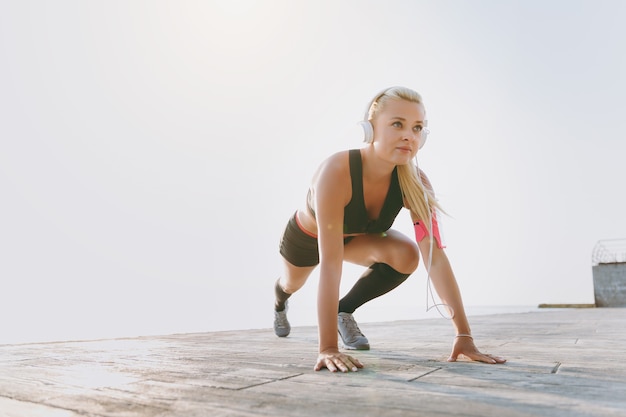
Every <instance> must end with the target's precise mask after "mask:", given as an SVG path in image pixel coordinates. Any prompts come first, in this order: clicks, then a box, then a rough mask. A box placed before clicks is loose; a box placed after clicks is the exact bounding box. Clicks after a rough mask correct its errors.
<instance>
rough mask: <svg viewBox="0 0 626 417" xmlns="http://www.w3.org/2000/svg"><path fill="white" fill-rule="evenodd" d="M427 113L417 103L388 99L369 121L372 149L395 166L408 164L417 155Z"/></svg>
mask: <svg viewBox="0 0 626 417" xmlns="http://www.w3.org/2000/svg"><path fill="white" fill-rule="evenodd" d="M425 117H426V111H425V110H424V106H423V105H422V104H420V103H414V102H412V101H407V100H401V99H391V100H388V101H387V102H386V103H385V105H384V107H383V108H382V109H381V110H380V111H378V113H377V114H376V115H375V116H374V118H373V120H372V125H373V126H374V142H373V146H374V147H375V149H376V152H377V154H379V155H380V157H382V158H383V159H387V160H389V161H390V162H393V163H394V164H395V165H403V164H406V163H408V162H409V161H410V160H411V159H412V158H414V157H415V155H416V154H417V150H418V147H419V138H420V136H421V134H422V130H424V129H426V126H425V123H426V122H425Z"/></svg>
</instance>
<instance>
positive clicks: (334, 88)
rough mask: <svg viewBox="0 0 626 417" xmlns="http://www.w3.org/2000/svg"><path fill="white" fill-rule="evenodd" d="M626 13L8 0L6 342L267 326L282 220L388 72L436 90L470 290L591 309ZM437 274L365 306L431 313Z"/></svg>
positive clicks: (618, 125)
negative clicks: (430, 291)
mask: <svg viewBox="0 0 626 417" xmlns="http://www.w3.org/2000/svg"><path fill="white" fill-rule="evenodd" d="M624 21H626V2H623V1H619V0H615V1H608V0H604V1H598V0H589V1H570V0H567V1H565V0H564V1H543V0H542V1H539V0H536V1H500V0H491V1H487V0H485V1H472V2H466V1H460V0H459V1H408V0H407V1H385V2H381V1H361V0H358V1H357V0H353V1H320V0H315V1H309V0H307V1H289V0H277V1H232V0H224V1H92V2H84V1H78V0H77V1H66V0H59V1H55V2H48V1H24V0H14V1H8V0H0V145H1V147H0V199H1V200H0V280H1V281H0V282H1V283H2V287H3V291H2V292H0V316H1V317H3V318H4V319H3V320H2V321H1V322H0V323H1V326H2V328H0V334H2V335H3V337H4V339H2V340H0V343H2V342H6V341H8V342H13V341H22V340H23V341H27V340H52V339H63V338H77V337H100V336H124V335H133V334H150V333H169V332H186V331H204V330H214V329H227V328H258V327H270V326H271V320H272V313H271V306H272V302H273V294H272V286H273V283H274V281H275V279H276V277H277V276H278V274H279V273H280V269H279V266H280V263H279V254H278V251H277V245H278V239H279V237H280V235H281V233H282V230H283V227H284V225H285V223H286V221H287V220H288V217H289V216H290V215H291V214H292V213H293V211H294V210H295V209H296V208H298V207H299V206H300V205H301V204H302V203H303V201H304V197H305V194H306V187H307V184H308V181H309V179H310V177H311V175H312V173H313V170H314V169H315V168H316V166H317V164H318V163H319V162H320V161H321V160H322V159H323V158H324V157H326V156H327V155H329V154H330V153H333V152H335V151H338V150H341V149H348V148H354V147H360V146H361V145H362V142H361V138H362V135H361V132H360V131H359V128H358V126H357V124H356V123H357V121H358V120H359V119H360V118H361V117H362V114H363V110H364V108H365V105H366V104H367V102H368V101H369V100H370V99H371V97H372V96H373V95H374V94H375V93H377V92H378V91H379V90H381V89H382V88H385V87H389V86H391V85H406V86H408V87H411V88H414V89H416V90H417V91H419V92H420V93H421V94H422V95H423V97H424V100H425V102H426V108H427V114H428V118H429V126H430V130H431V135H430V138H429V141H428V144H427V145H426V147H425V148H423V149H422V151H421V152H420V155H419V160H420V166H421V167H422V168H423V169H424V170H425V171H426V172H427V173H428V175H429V176H430V178H431V180H432V182H433V183H434V185H435V188H436V191H437V193H438V196H439V199H440V202H441V203H442V205H443V206H444V207H445V208H446V209H447V211H448V213H450V214H451V217H450V218H445V219H444V220H443V228H444V234H445V237H446V241H447V244H448V255H449V257H450V259H451V262H452V265H453V268H454V270H455V272H456V275H457V279H458V281H459V284H460V286H461V289H462V292H463V296H464V300H465V303H466V305H469V306H484V305H492V306H493V305H495V306H513V305H536V304H539V303H560V302H566V303H592V302H593V284H592V273H591V251H592V249H593V246H594V245H595V243H596V242H597V241H598V240H600V239H607V238H623V237H626V222H625V221H624V208H625V198H624V196H623V195H622V191H621V190H622V188H621V187H622V186H623V185H620V184H623V181H624V178H626V164H625V163H624V160H625V157H626V143H625V141H624V134H623V120H624V114H625V113H626V100H624V97H626V76H625V75H624V74H626V45H625V41H626V25H624ZM395 227H396V228H398V229H400V230H402V231H404V232H405V233H407V234H409V235H411V234H412V231H411V224H410V221H409V217H408V214H407V213H403V214H402V215H401V216H400V217H399V218H398V221H397V222H396V226H395ZM344 272H345V274H344V279H343V285H342V288H344V290H347V289H348V288H349V286H351V285H352V284H353V283H354V280H355V279H356V277H357V276H358V275H360V273H361V269H360V268H355V267H352V266H346V268H345V269H344ZM316 286H317V275H316V274H314V275H313V276H312V278H311V280H310V281H309V283H308V284H307V285H306V286H305V288H304V289H303V290H302V291H301V292H300V293H298V294H297V295H295V296H294V297H293V300H292V303H291V309H292V310H291V311H292V313H291V314H293V316H292V324H295V325H301V324H315V322H316V319H315V317H316V314H315V294H316ZM425 288H426V287H425V272H424V269H423V267H420V269H419V270H418V271H417V272H416V273H415V274H414V275H413V276H412V277H411V278H410V280H409V281H408V282H407V283H405V284H404V285H403V286H402V287H400V288H399V289H397V290H396V291H394V292H393V293H391V294H389V295H387V296H385V297H382V298H380V299H378V300H376V301H374V302H372V303H370V305H367V306H365V307H363V308H362V309H361V310H359V311H358V312H357V319H359V320H366V321H375V320H390V319H410V318H413V317H417V316H418V315H419V314H420V313H419V312H421V311H423V310H424V309H425V307H426V302H425V297H426V295H425ZM359 314H360V316H359Z"/></svg>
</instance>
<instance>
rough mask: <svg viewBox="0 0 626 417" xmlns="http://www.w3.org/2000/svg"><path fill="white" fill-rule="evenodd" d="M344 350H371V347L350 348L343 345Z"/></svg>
mask: <svg viewBox="0 0 626 417" xmlns="http://www.w3.org/2000/svg"><path fill="white" fill-rule="evenodd" d="M342 345H343V348H344V349H348V350H370V345H358V346H348V345H346V344H345V343H342Z"/></svg>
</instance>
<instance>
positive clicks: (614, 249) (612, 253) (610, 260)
mask: <svg viewBox="0 0 626 417" xmlns="http://www.w3.org/2000/svg"><path fill="white" fill-rule="evenodd" d="M622 262H626V239H605V240H599V241H598V243H596V245H595V246H594V247H593V251H592V252H591V263H592V265H599V264H615V263H622Z"/></svg>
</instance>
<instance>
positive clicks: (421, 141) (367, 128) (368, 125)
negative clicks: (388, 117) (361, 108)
mask: <svg viewBox="0 0 626 417" xmlns="http://www.w3.org/2000/svg"><path fill="white" fill-rule="evenodd" d="M392 88H393V87H392ZM389 90H391V88H387V89H385V90H383V91H382V92H381V93H379V94H378V95H376V97H374V98H373V99H372V101H370V103H369V105H368V106H367V109H365V115H364V116H363V120H361V121H360V122H359V125H361V127H362V128H363V141H364V142H365V143H372V141H373V140H374V126H372V122H370V120H369V116H370V110H371V109H372V106H373V105H374V104H376V103H377V102H378V100H380V99H381V97H383V96H384V95H385V94H387V91H389ZM427 138H428V129H426V127H425V126H424V128H423V129H422V131H421V132H420V135H419V137H418V138H417V149H422V147H423V146H424V145H425V144H426V139H427Z"/></svg>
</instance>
